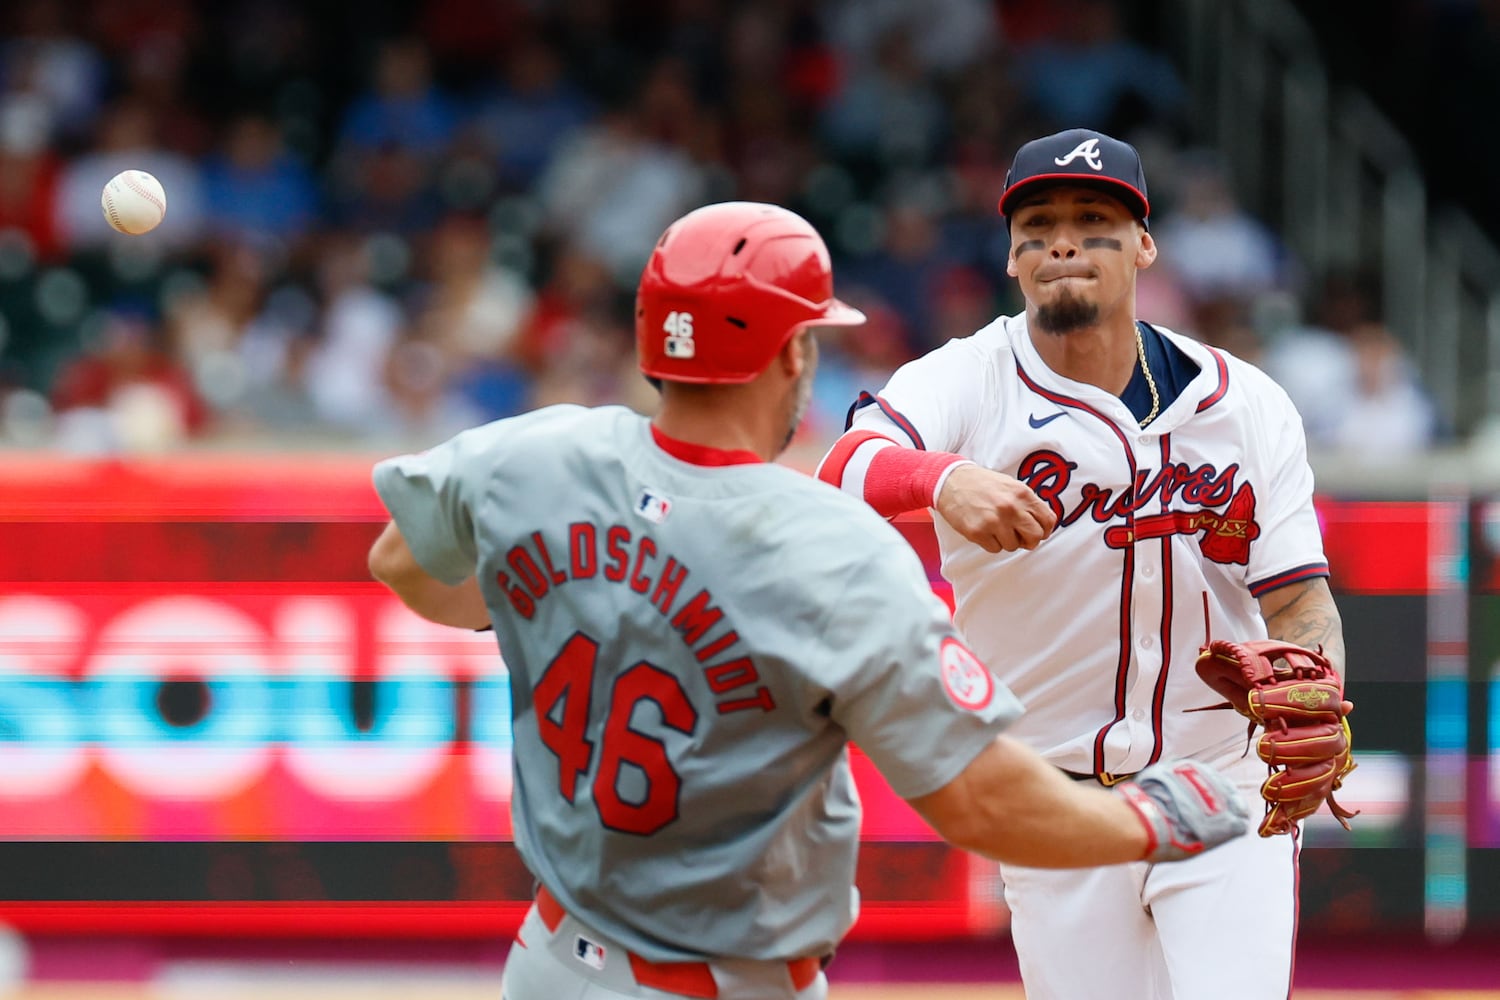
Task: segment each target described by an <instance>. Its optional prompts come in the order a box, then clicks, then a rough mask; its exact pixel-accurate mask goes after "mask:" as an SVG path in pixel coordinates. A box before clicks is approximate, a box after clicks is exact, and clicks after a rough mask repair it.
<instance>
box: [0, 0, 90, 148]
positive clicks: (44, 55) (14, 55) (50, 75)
mask: <svg viewBox="0 0 1500 1000" xmlns="http://www.w3.org/2000/svg"><path fill="white" fill-rule="evenodd" d="M7 6H9V7H10V10H9V11H7V12H5V14H4V15H3V16H4V21H0V25H3V27H4V28H8V29H9V37H7V38H3V39H0V93H5V92H10V93H31V94H34V95H36V96H37V97H39V98H41V99H42V100H43V101H44V102H45V104H46V107H47V110H48V112H49V113H50V117H51V119H52V120H53V121H54V122H55V123H56V127H57V130H58V134H59V135H60V136H62V137H64V138H67V139H70V140H71V139H75V138H77V137H78V136H80V135H82V134H83V133H84V131H85V130H86V129H87V128H89V127H90V126H91V125H92V124H93V122H94V116H95V115H96V114H97V113H98V111H99V106H100V104H101V103H102V101H103V99H104V87H105V82H106V80H107V78H108V68H107V65H106V63H105V61H104V59H103V57H102V56H101V55H100V53H99V51H98V49H96V48H95V47H94V46H93V45H92V44H90V43H89V42H88V41H87V40H86V39H84V38H81V37H79V36H78V34H77V32H76V31H73V30H71V29H72V26H71V25H70V24H69V20H70V19H69V17H68V14H69V4H67V3H66V2H65V0H14V4H13V5H7ZM7 22H9V23H7Z"/></svg>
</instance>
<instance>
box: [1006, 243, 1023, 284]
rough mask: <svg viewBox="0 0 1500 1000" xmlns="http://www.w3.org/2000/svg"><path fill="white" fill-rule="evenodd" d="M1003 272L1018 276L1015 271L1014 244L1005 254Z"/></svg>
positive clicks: (1014, 276) (1013, 276)
mask: <svg viewBox="0 0 1500 1000" xmlns="http://www.w3.org/2000/svg"><path fill="white" fill-rule="evenodd" d="M1005 273H1006V274H1008V275H1010V276H1011V277H1012V278H1019V277H1020V275H1019V274H1018V273H1017V272H1016V248H1015V247H1014V246H1012V247H1011V248H1010V253H1008V254H1006V255H1005Z"/></svg>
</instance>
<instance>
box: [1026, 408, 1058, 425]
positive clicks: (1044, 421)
mask: <svg viewBox="0 0 1500 1000" xmlns="http://www.w3.org/2000/svg"><path fill="white" fill-rule="evenodd" d="M1060 416H1063V412H1062V411H1061V410H1059V411H1058V412H1056V413H1053V414H1051V415H1049V416H1045V417H1043V418H1042V419H1040V420H1038V419H1037V418H1036V417H1035V416H1029V417H1027V418H1026V422H1027V423H1028V424H1030V425H1031V426H1033V427H1046V426H1047V425H1048V424H1050V423H1052V421H1054V420H1056V419H1057V418H1058V417H1060Z"/></svg>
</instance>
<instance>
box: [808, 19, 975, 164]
mask: <svg viewBox="0 0 1500 1000" xmlns="http://www.w3.org/2000/svg"><path fill="white" fill-rule="evenodd" d="M846 71H847V77H846V79H845V80H844V83H843V85H842V86H841V87H840V88H839V91H838V93H837V94H836V95H835V97H834V98H833V100H832V102H830V104H829V105H828V107H827V108H826V109H825V111H824V114H823V132H824V135H825V136H826V137H827V138H828V141H829V143H830V144H831V145H832V147H833V149H834V150H835V151H836V152H837V153H838V154H839V155H840V156H843V157H850V158H853V159H854V160H856V161H857V162H858V163H860V164H863V165H865V166H866V168H867V169H872V168H873V169H879V168H889V167H891V166H896V165H900V166H916V165H922V164H926V163H928V162H930V161H931V160H932V158H933V156H934V154H935V153H936V151H937V149H938V145H939V144H940V143H941V142H942V141H943V140H944V138H945V137H946V135H947V132H948V119H947V109H946V107H945V105H944V103H943V100H942V97H941V95H940V94H939V93H938V90H937V87H936V85H935V83H934V81H933V79H932V78H931V77H930V76H929V75H928V74H926V73H924V72H923V71H922V67H921V64H920V63H918V61H917V58H916V53H915V52H914V50H913V45H912V39H911V38H910V36H909V35H907V34H906V33H905V32H904V31H902V30H899V29H894V28H893V29H891V30H890V31H888V32H887V33H886V34H884V35H882V36H881V37H880V39H879V40H878V42H877V44H876V48H875V58H874V59H873V60H872V61H871V62H869V63H867V64H866V63H855V64H854V65H851V66H848V67H846Z"/></svg>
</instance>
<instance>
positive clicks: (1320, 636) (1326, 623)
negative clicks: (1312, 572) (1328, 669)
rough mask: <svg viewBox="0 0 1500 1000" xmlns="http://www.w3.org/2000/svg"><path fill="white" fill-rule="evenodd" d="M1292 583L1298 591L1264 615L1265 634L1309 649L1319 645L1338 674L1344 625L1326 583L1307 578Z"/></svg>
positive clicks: (1340, 664)
mask: <svg viewBox="0 0 1500 1000" xmlns="http://www.w3.org/2000/svg"><path fill="white" fill-rule="evenodd" d="M1292 586H1293V587H1295V588H1296V589H1297V591H1298V593H1297V594H1296V595H1295V596H1294V597H1292V599H1291V600H1289V601H1288V602H1287V603H1286V604H1284V605H1282V606H1281V607H1280V608H1278V609H1277V610H1276V611H1275V613H1273V614H1271V615H1269V616H1268V617H1267V618H1266V632H1267V634H1268V635H1270V637H1271V638H1272V639H1281V640H1283V641H1285V642H1295V643H1296V644H1297V645H1299V646H1306V647H1308V648H1309V649H1316V648H1317V647H1319V646H1321V647H1323V655H1325V656H1327V657H1328V659H1329V662H1331V663H1332V664H1333V666H1334V669H1336V670H1337V671H1338V672H1339V673H1340V674H1342V673H1343V672H1344V626H1343V622H1342V620H1341V619H1340V618H1339V609H1338V608H1337V607H1336V606H1335V605H1334V603H1333V595H1332V594H1330V593H1329V592H1328V586H1327V584H1325V583H1323V582H1322V581H1311V580H1310V581H1308V582H1306V583H1301V584H1293V585H1292Z"/></svg>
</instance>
